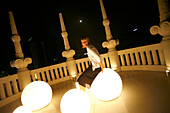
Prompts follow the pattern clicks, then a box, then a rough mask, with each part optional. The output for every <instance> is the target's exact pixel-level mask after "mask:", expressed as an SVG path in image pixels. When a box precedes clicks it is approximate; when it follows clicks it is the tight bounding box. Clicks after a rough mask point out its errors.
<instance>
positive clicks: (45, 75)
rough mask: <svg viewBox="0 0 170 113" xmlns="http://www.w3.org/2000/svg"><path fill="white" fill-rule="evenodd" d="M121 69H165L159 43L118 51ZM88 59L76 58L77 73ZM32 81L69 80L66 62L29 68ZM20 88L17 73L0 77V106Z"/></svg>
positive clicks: (103, 56) (107, 64) (107, 63)
mask: <svg viewBox="0 0 170 113" xmlns="http://www.w3.org/2000/svg"><path fill="white" fill-rule="evenodd" d="M100 56H101V59H102V61H103V65H104V67H106V68H110V67H111V65H110V60H109V57H108V55H107V53H105V54H101V55H100ZM118 57H119V61H120V68H121V71H123V70H151V71H165V70H166V66H165V59H164V56H163V51H162V48H161V45H160V43H159V44H153V45H147V46H142V47H136V48H131V49H126V50H120V51H118ZM89 65H90V60H89V59H88V58H81V59H77V60H76V67H77V72H78V75H80V74H81V73H82V72H83V71H84V70H85V69H86V68H88V66H89ZM30 77H31V80H32V81H36V80H40V81H45V82H48V83H49V84H50V85H53V84H56V83H59V82H62V81H66V80H69V79H70V77H69V72H68V68H67V65H66V62H64V63H60V64H56V65H51V66H47V67H43V68H39V69H34V70H30ZM20 94H21V92H20V88H19V83H18V76H17V74H14V75H11V76H8V77H4V78H0V107H2V106H4V105H6V104H8V103H10V102H12V101H14V100H16V99H18V98H19V97H20Z"/></svg>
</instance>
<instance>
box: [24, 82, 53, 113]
mask: <svg viewBox="0 0 170 113" xmlns="http://www.w3.org/2000/svg"><path fill="white" fill-rule="evenodd" d="M51 99H52V89H51V87H50V85H49V84H48V83H46V82H43V81H34V82H32V83H30V84H28V85H27V86H26V87H25V88H24V90H23V92H22V94H21V102H22V104H23V106H26V107H28V108H30V109H31V110H32V111H35V110H38V109H41V108H43V107H45V106H47V105H48V104H49V103H50V101H51Z"/></svg>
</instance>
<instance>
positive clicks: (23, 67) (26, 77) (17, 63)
mask: <svg viewBox="0 0 170 113" xmlns="http://www.w3.org/2000/svg"><path fill="white" fill-rule="evenodd" d="M9 20H10V25H11V31H12V38H11V39H12V41H13V42H14V46H15V53H16V54H15V55H16V60H13V61H11V62H10V64H11V67H15V68H17V69H18V70H17V74H18V81H19V86H20V90H21V91H22V90H23V89H24V88H25V86H26V85H28V84H29V83H30V82H31V77H30V71H29V70H28V69H27V66H28V64H31V63H32V59H31V58H24V54H23V52H22V48H21V44H20V40H21V38H20V36H19V35H18V32H17V28H16V25H15V21H14V17H13V14H12V12H11V11H10V12H9Z"/></svg>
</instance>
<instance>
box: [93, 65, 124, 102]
mask: <svg viewBox="0 0 170 113" xmlns="http://www.w3.org/2000/svg"><path fill="white" fill-rule="evenodd" d="M90 90H91V92H92V94H93V95H94V96H95V97H96V98H97V99H99V100H102V101H110V100H113V99H115V98H117V97H118V96H119V95H120V94H121V91H122V80H121V78H120V76H119V74H118V73H117V72H115V71H113V70H112V69H108V68H104V69H103V73H102V72H100V73H99V74H98V75H97V77H96V78H95V79H94V81H93V83H92V85H91V88H90Z"/></svg>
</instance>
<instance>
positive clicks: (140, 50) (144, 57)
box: [118, 43, 166, 71]
mask: <svg viewBox="0 0 170 113" xmlns="http://www.w3.org/2000/svg"><path fill="white" fill-rule="evenodd" d="M118 55H119V59H120V65H121V70H152V71H165V70H166V66H165V59H164V56H163V50H162V48H161V45H160V43H159V44H153V45H147V46H142V47H136V48H131V49H126V50H121V51H118Z"/></svg>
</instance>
